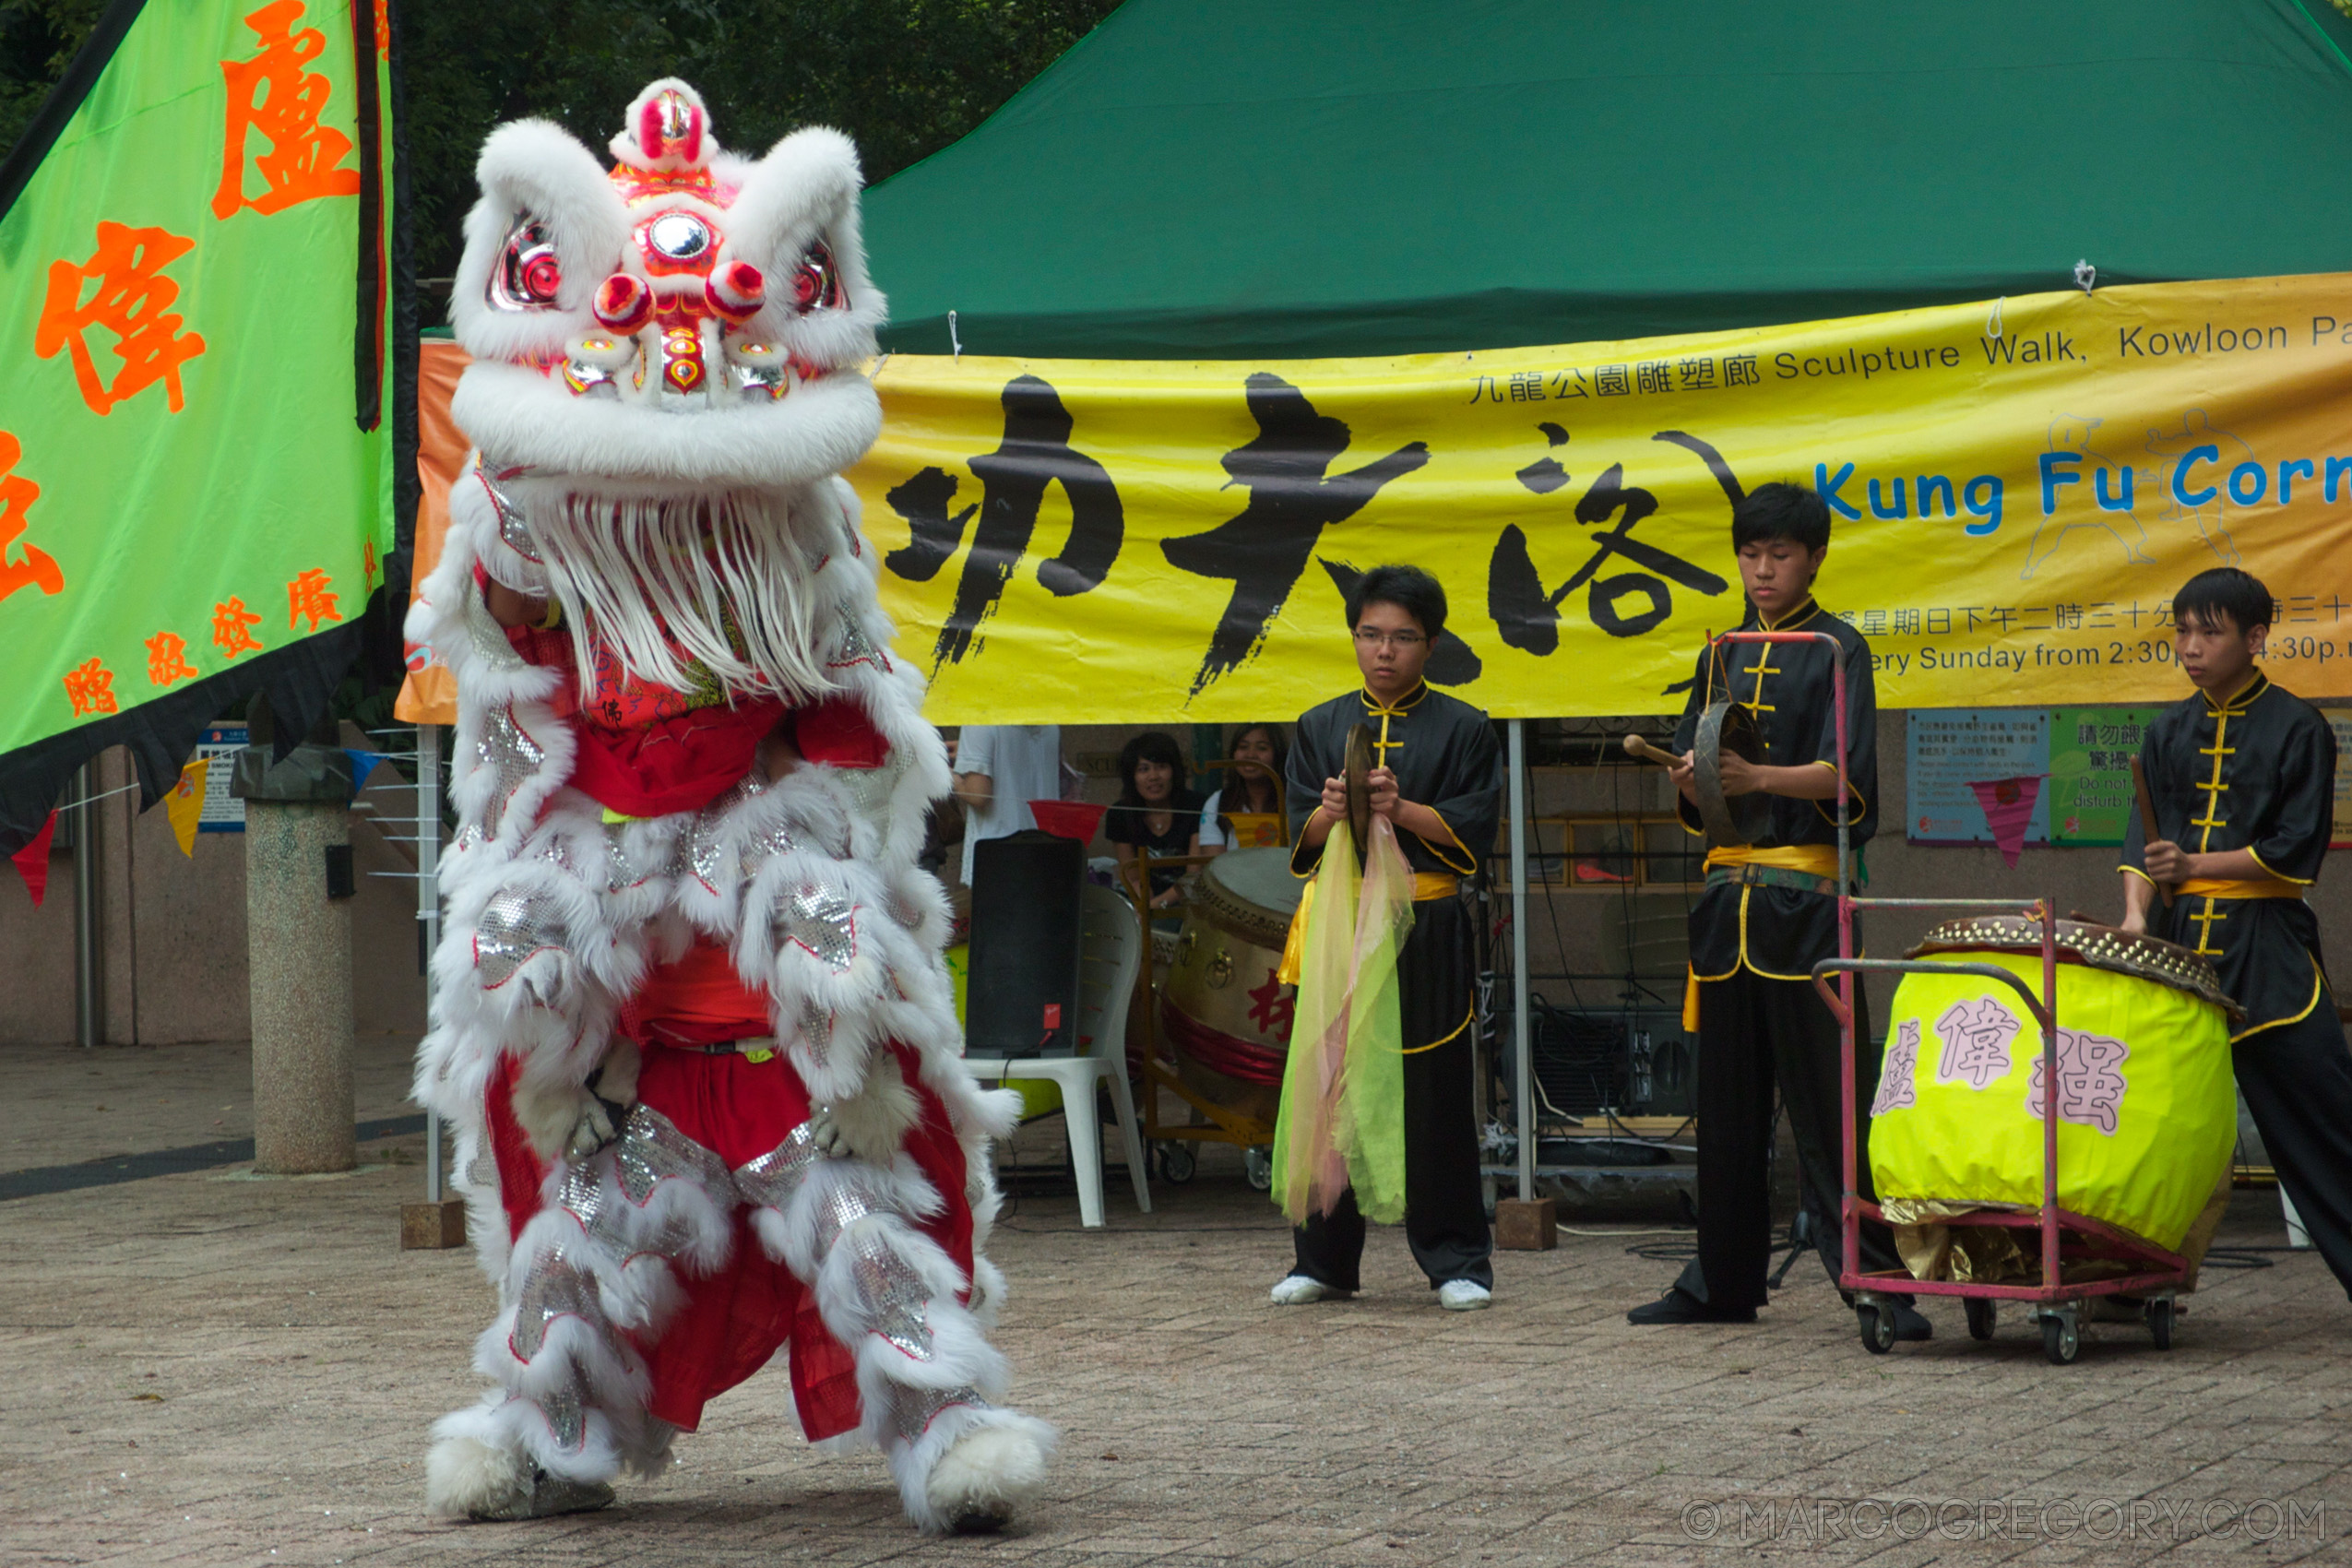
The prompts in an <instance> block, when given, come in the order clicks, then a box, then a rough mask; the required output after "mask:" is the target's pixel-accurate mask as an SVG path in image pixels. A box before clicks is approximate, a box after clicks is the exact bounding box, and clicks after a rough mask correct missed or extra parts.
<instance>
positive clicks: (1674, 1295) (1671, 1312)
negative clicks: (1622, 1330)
mask: <svg viewBox="0 0 2352 1568" xmlns="http://www.w3.org/2000/svg"><path fill="white" fill-rule="evenodd" d="M1625 1321H1626V1322H1627V1323H1630V1324H1635V1325H1636V1326H1646V1325H1648V1324H1659V1323H1753V1322H1755V1321H1756V1309H1755V1308H1753V1307H1711V1306H1709V1305H1707V1304H1706V1303H1705V1301H1700V1300H1699V1299H1698V1298H1697V1297H1696V1296H1693V1295H1692V1294H1691V1293H1690V1292H1689V1291H1688V1290H1685V1289H1682V1287H1681V1286H1680V1285H1677V1286H1675V1287H1674V1288H1673V1289H1670V1290H1669V1291H1668V1292H1667V1293H1666V1294H1665V1295H1663V1296H1660V1297H1659V1298H1658V1299H1657V1301H1652V1302H1650V1303H1649V1304H1648V1305H1647V1306H1641V1307H1635V1308H1634V1309H1633V1311H1632V1312H1630V1313H1626V1314H1625ZM1920 1321H1921V1322H1925V1321H1926V1320H1925V1319H1921V1320H1920Z"/></svg>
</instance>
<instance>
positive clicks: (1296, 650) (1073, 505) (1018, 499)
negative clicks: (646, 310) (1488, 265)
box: [850, 274, 2352, 723]
mask: <svg viewBox="0 0 2352 1568" xmlns="http://www.w3.org/2000/svg"><path fill="white" fill-rule="evenodd" d="M876 380H877V383H878V385H879V386H880V387H881V389H882V396H883V402H884V407H885V416H886V417H885V422H884V426H883V434H882V439H881V441H880V442H879V443H878V444H877V445H875V447H874V448H873V452H872V453H871V454H870V455H869V456H868V457H867V458H866V460H865V461H864V462H863V463H862V464H861V465H860V466H859V467H858V469H856V470H854V472H853V473H852V474H851V476H850V477H851V479H852V480H853V481H854V482H855V483H856V485H857V487H858V490H859V493H860V494H861V496H862V497H863V499H864V502H865V526H866V532H867V535H868V537H869V538H870V539H872V540H873V541H874V542H875V543H876V544H878V545H879V546H880V547H881V549H882V550H883V552H884V565H883V573H882V584H883V596H884V600H885V603H886V604H887V605H888V606H889V608H890V610H891V612H893V613H894V614H895V615H896V616H897V619H898V624H899V627H900V635H899V644H898V647H899V652H900V653H901V654H902V656H904V657H906V658H908V659H912V660H914V661H915V662H916V663H917V664H918V666H920V667H921V668H922V669H923V670H924V671H926V672H927V673H929V674H930V675H931V676H932V682H933V685H932V698H931V703H930V707H929V710H928V711H929V713H930V716H931V717H932V719H935V720H936V721H938V722H941V723H977V722H1000V723H1044V722H1057V721H1058V722H1062V723H1087V722H1103V723H1109V722H1138V721H1170V720H1203V721H1208V720H1239V719H1279V718H1287V717H1289V716H1290V715H1292V714H1295V713H1297V712H1299V711H1300V710H1301V709H1302V708H1304V707H1308V706H1310V705H1311V704H1313V703H1314V702H1317V701H1320V700H1322V699H1323V698H1324V697H1326V696H1329V695H1332V694H1333V693H1335V692H1337V691H1340V690H1344V689H1346V688H1347V687H1348V685H1349V684H1350V683H1352V682H1353V680H1354V679H1355V668H1354V659H1353V655H1352V651H1351V648H1350V646H1349V643H1348V638H1347V636H1346V635H1345V628H1344V617H1343V613H1342V610H1341V599H1342V595H1343V594H1344V592H1345V590H1346V588H1347V586H1348V584H1349V583H1351V582H1352V581H1353V580H1354V579H1355V577H1356V576H1358V575H1359V574H1360V573H1361V572H1362V571H1364V570H1365V569H1367V568H1369V567H1371V566H1373V565H1377V564H1382V563H1384V562H1394V561H1405V562H1410V563H1413V564H1417V565H1420V566H1422V567H1424V568H1426V569H1427V570H1429V571H1431V572H1432V573H1434V574H1435V575H1436V576H1438V578H1439V579H1440V580H1441V581H1443V583H1444V585H1445V588H1446V593H1447V597H1448V599H1449V600H1450V604H1451V619H1450V621H1449V622H1448V624H1447V633H1448V636H1447V637H1446V638H1445V640H1444V642H1443V645H1442V646H1441V647H1440V648H1439V649H1438V650H1437V653H1436V655H1435V657H1434V659H1433V660H1432V666H1431V677H1432V679H1433V680H1434V681H1435V682H1437V683H1440V684H1441V685H1443V686H1445V687H1447V688H1448V689H1450V690H1452V691H1454V692H1455V694H1456V695H1460V696H1462V697H1464V698H1466V699H1467V700H1468V701H1471V702H1474V703H1477V704H1478V705H1479V706H1480V707H1484V708H1486V709H1487V710H1488V711H1489V712H1491V713H1492V714H1494V715H1495V716H1497V717H1499V718H1501V717H1520V718H1534V717H1573V716H1579V715H1600V714H1645V713H1662V712H1669V711H1675V710H1679V709H1680V707H1681V694H1680V691H1679V689H1678V688H1679V686H1680V684H1681V683H1684V682H1687V681H1688V680H1689V679H1690V677H1691V672H1692V666H1693V659H1694V658H1695V656H1696V654H1697V651H1698V649H1699V647H1700V646H1701V644H1702V642H1703V640H1704V639H1705V636H1707V635H1708V634H1709V633H1711V632H1719V631H1723V630H1726V629H1728V628H1729V627H1731V626H1732V625H1734V624H1737V623H1738V621H1739V619H1740V614H1741V612H1742V603H1741V599H1740V579H1739V570H1738V566H1737V564H1736V561H1735V559H1734V557H1733V553H1732V550H1731V542H1730V513H1731V503H1732V500H1733V499H1734V498H1735V497H1736V496H1738V495H1740V494H1743V493H1745V492H1746V490H1747V489H1748V488H1750V487H1752V486H1755V485H1758V484H1762V483H1764V482H1766V481H1773V480H1799V481H1807V482H1810V483H1813V484H1815V485H1817V486H1818V488H1819V489H1820V490H1821V492H1822V493H1823V496H1824V497H1825V498H1827V500H1828V501H1829V503H1830V505H1831V508H1832V511H1833V514H1834V517H1833V521H1834V525H1835V535H1834V541H1833V545H1832V548H1831V551H1830V555H1829V561H1828V564H1827V565H1826V566H1825V568H1824V570H1823V576H1822V579H1821V584H1820V589H1819V597H1820V600H1821V602H1822V603H1823V606H1824V607H1825V608H1827V609H1829V610H1831V611H1833V612H1836V613H1838V614H1841V615H1844V616H1846V617H1847V618H1849V619H1850V620H1852V621H1853V623H1854V624H1855V625H1856V626H1857V627H1859V629H1860V630H1861V631H1862V632H1863V633H1864V634H1865V635H1866V636H1869V638H1870V639H1871V647H1872V648H1873V649H1874V651H1875V653H1876V655H1877V658H1878V691H1879V697H1880V700H1881V702H1882V703H1883V704H1884V705H1885V706H1888V707H1944V706H1966V707H1983V706H2002V705H2011V704H2064V705H2081V704H2086V703H2139V702H2149V701H2157V700H2167V699H2170V698H2173V697H2177V696H2179V695H2182V694H2183V693H2184V692H2185V691H2186V689H2187V687H2186V684H2185V683H2184V682H2183V681H2182V680H2181V678H2180V675H2179V673H2178V671H2175V670H2174V669H2173V668H2172V665H2171V657H2172V649H2171V643H2170V638H2169V625H2170V623H2169V618H2168V600H2169V598H2170V596H2171V594H2172V592H2173V590H2174V589H2175V588H2178V587H2179V586H2180V584H2181V583H2182V582H2183V581H2185V580H2186V579H2187V578H2188V577H2189V576H2192V575H2193V574H2194V573H2196V572H2198V571H2201V570H2203V569H2204V568H2205V567H2207V566H2214V565H2223V564H2227V565H2242V566H2244V567H2245V568H2246V569H2247V570H2249V571H2251V572H2253V573H2255V574H2256V575H2257V576H2261V577H2262V578H2263V580H2264V581H2265V582H2266V583H2268V584H2269V585H2270V588H2271V590H2272V592H2273V593H2274V594H2275V595H2277V596H2278V600H2279V608H2278V622H2277V624H2276V626H2275V629H2274V635H2273V638H2272V649H2273V653H2272V659H2271V665H2270V671H2271V674H2272V675H2273V677H2274V678H2275V679H2277V680H2278V681H2280V682H2281V683H2284V684H2285V685H2287V686H2288V687H2289V688H2290V689H2292V690H2295V691H2297V692H2299V693H2301V694H2303V695H2307V696H2314V697H2317V696H2343V695H2352V657H2347V637H2352V623H2348V622H2347V621H2346V612H2347V611H2352V591H2347V590H2352V581H2347V577H2352V558H2348V557H2347V553H2346V542H2347V537H2348V536H2352V421H2347V418H2346V415H2347V412H2352V402H2347V398H2346V394H2347V393H2352V275H2345V274H2332V275H2328V276H2322V277H2304V278H2276V279H2253V280H2240V281H2235V282H2222V283H2177V284H2151V285H2145V286H2137V287H2128V288H2115V289H2100V290H2097V291H2096V292H2093V293H2090V294H2085V293H2082V292H2080V291H2065V292H2062V293H2050V294H2038V295H2035V296H2033V297H2031V298H2025V299H2011V300H2004V301H1999V302H1987V303H1982V304H1971V305H1953V306H1944V307H1938V308H1934V309H1929V310H1916V311H1904V312H1899V313H1896V314H1894V315H1879V316H1857V317H1852V318H1847V319H1843V320H1837V321H1826V322H1811V323H1805V324H1801V325H1798V326H1793V327H1763V328H1755V329H1751V330H1745V331H1740V332H1725V333H1713V334H1706V335H1702V336H1693V337H1682V338H1661V339H1645V340H1641V341H1636V342H1624V343H1587V344H1578V345H1574V346H1570V347H1566V348H1556V349H1513V350H1497V351H1489V352H1478V353H1459V354H1424V355H1416V356H1412V357H1409V358H1403V359H1388V360H1321V361H1298V362H1266V363H1260V362H1230V363H1218V362H1107V361H1033V362H1024V361H1013V360H1003V359H983V358H980V357H979V356H976V355H966V356H964V357H962V358H961V359H960V360H950V359H945V358H934V357H921V356H912V355H897V356H893V357H890V358H889V359H887V360H885V362H883V363H882V365H881V367H880V370H879V372H878V374H877V376H876Z"/></svg>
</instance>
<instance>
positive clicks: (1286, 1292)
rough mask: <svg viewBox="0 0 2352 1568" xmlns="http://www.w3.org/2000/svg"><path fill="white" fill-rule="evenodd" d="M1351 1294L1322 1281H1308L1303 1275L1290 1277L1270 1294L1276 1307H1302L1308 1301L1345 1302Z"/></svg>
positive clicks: (1351, 1292)
mask: <svg viewBox="0 0 2352 1568" xmlns="http://www.w3.org/2000/svg"><path fill="white" fill-rule="evenodd" d="M1353 1294H1354V1292H1353V1291H1349V1290H1339V1289H1333V1288H1332V1287H1331V1286H1328V1285H1325V1284H1324V1282H1323V1281H1322V1280H1320V1279H1310V1278H1309V1277H1307V1276H1305V1275H1303V1274H1294V1275H1292V1276H1290V1277H1289V1278H1288V1279H1285V1280H1284V1281H1283V1282H1282V1283H1281V1284H1279V1285H1277V1286H1276V1287H1275V1288H1274V1289H1273V1292H1272V1295H1273V1299H1274V1304H1275V1305H1276V1306H1277V1307H1303V1306H1305V1305H1306V1304H1307V1303H1308V1302H1309V1301H1345V1300H1346V1299H1347V1298H1348V1297H1349V1296H1350V1295H1353Z"/></svg>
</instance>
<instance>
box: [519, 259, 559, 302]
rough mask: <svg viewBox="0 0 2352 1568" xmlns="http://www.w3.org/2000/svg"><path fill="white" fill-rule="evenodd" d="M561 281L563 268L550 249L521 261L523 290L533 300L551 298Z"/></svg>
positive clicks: (548, 299)
mask: <svg viewBox="0 0 2352 1568" xmlns="http://www.w3.org/2000/svg"><path fill="white" fill-rule="evenodd" d="M563 282H564V269H563V267H560V266H559V265H557V263H556V260H555V255H554V253H553V252H552V251H541V252H540V253H539V254H538V255H534V256H532V257H530V258H529V260H527V261H525V262H524V263H523V292H524V293H526V294H528V295H529V296H530V297H531V298H532V299H534V300H539V301H541V302H547V301H552V300H553V299H554V298H555V291H556V290H557V289H559V288H560V287H562V285H563Z"/></svg>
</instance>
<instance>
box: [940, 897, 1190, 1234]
mask: <svg viewBox="0 0 2352 1568" xmlns="http://www.w3.org/2000/svg"><path fill="white" fill-rule="evenodd" d="M1085 896H1086V902H1085V905H1084V909H1083V913H1082V916H1081V919H1082V920H1083V921H1084V924H1083V927H1082V929H1081V934H1080V939H1079V955H1078V957H1079V962H1078V1038H1079V1039H1081V1040H1083V1041H1085V1042H1086V1046H1087V1051H1086V1054H1085V1055H1083V1056H1021V1057H1004V1056H968V1057H966V1058H965V1059H964V1065H965V1066H966V1067H967V1068H968V1069H969V1070H970V1072H971V1075H972V1076H974V1077H975V1078H980V1079H983V1080H987V1081H991V1082H995V1083H1002V1082H1004V1080H1005V1079H1006V1078H1049V1079H1051V1080H1052V1081H1053V1083H1055V1084H1056V1085H1057V1086H1059V1087H1060V1088H1061V1090H1062V1114H1063V1121H1064V1122H1066V1123H1068V1124H1069V1132H1070V1163H1071V1164H1072V1165H1074V1166H1075V1167H1076V1168H1077V1172H1078V1218H1079V1222H1080V1223H1081V1224H1084V1225H1087V1226H1089V1227H1097V1228H1099V1227H1100V1225H1101V1224H1102V1127H1101V1124H1100V1123H1098V1122H1097V1121H1096V1120H1095V1109H1094V1106H1095V1100H1094V1083H1095V1080H1096V1079H1097V1078H1108V1079H1110V1080H1111V1106H1112V1108H1113V1109H1114V1110H1115V1111H1117V1112H1118V1115H1119V1136H1120V1138H1121V1139H1122V1141H1123V1143H1124V1144H1125V1145H1126V1149H1127V1174H1128V1176H1129V1177H1130V1178H1131V1179H1133V1180H1134V1183H1135V1206H1136V1207H1137V1208H1139V1209H1141V1210H1143V1212H1144V1213H1146V1214H1149V1213H1150V1212H1151V1188H1150V1184H1149V1178H1148V1177H1147V1176H1146V1174H1145V1171H1144V1140H1143V1136H1142V1134H1140V1133H1138V1132H1137V1131H1136V1129H1135V1102H1134V1096H1133V1095H1131V1094H1130V1093H1129V1092H1128V1090H1127V1004H1128V1001H1129V999H1130V998H1131V997H1132V996H1133V994H1134V989H1135V973H1136V971H1137V969H1138V968H1141V966H1142V957H1143V933H1142V932H1140V931H1139V930H1137V928H1136V923H1135V911H1134V909H1133V908H1132V907H1131V906H1130V905H1129V904H1128V902H1127V900H1126V899H1124V898H1123V897H1120V896H1119V895H1118V894H1117V893H1115V892H1113V891H1112V890H1111V889H1110V888H1108V887H1098V886H1096V885H1093V884H1092V883H1089V884H1087V886H1086V888H1085Z"/></svg>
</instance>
